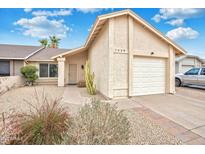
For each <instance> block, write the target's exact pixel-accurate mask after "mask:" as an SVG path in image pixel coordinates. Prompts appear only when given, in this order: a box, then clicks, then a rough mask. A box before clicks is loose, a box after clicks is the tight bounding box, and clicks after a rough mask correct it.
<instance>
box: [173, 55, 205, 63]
mask: <svg viewBox="0 0 205 154" xmlns="http://www.w3.org/2000/svg"><path fill="white" fill-rule="evenodd" d="M185 58H196V59H198V60H199V61H200V62H201V63H202V64H205V61H204V60H203V59H201V58H200V57H198V56H195V55H184V56H180V57H176V59H175V61H176V62H180V61H181V60H183V59H185Z"/></svg>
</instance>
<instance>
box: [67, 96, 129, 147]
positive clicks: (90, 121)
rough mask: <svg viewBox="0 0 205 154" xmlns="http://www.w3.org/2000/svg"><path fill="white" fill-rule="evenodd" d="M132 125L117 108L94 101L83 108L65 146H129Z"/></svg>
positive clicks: (68, 134)
mask: <svg viewBox="0 0 205 154" xmlns="http://www.w3.org/2000/svg"><path fill="white" fill-rule="evenodd" d="M130 133H131V132H130V123H129V121H128V119H127V118H126V117H125V116H124V115H123V112H122V111H119V110H117V108H116V106H111V105H110V104H108V103H104V102H100V101H98V100H93V101H92V102H91V104H86V105H85V106H84V107H82V108H81V110H80V112H79V115H78V116H77V117H76V118H75V120H74V124H73V125H72V127H71V129H70V130H69V132H68V133H67V135H66V136H65V138H64V143H65V144H86V145H97V144H100V145H101V144H106V145H112V144H129V138H130Z"/></svg>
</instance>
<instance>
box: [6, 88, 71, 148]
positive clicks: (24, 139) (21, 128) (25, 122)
mask: <svg viewBox="0 0 205 154" xmlns="http://www.w3.org/2000/svg"><path fill="white" fill-rule="evenodd" d="M35 92H36V91H35ZM35 94H36V95H35V97H34V101H35V102H33V101H32V102H31V100H24V101H25V102H26V103H27V104H28V109H29V108H30V110H27V112H16V113H15V114H12V116H10V119H9V121H8V122H7V124H6V127H4V129H3V130H4V131H3V133H4V134H3V135H4V138H5V139H6V140H5V141H4V144H32V145H33V144H37V145H40V144H61V142H62V141H63V136H64V134H65V133H66V132H67V131H68V129H69V127H70V125H71V123H72V118H71V116H70V114H69V113H68V110H67V108H65V107H63V106H62V105H61V104H60V99H55V100H52V99H48V98H47V96H46V95H45V94H44V92H43V94H42V97H39V95H38V94H37V92H36V93H35ZM34 103H36V104H34ZM26 108H27V107H26ZM17 117H19V118H17Z"/></svg>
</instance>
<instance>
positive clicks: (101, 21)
mask: <svg viewBox="0 0 205 154" xmlns="http://www.w3.org/2000/svg"><path fill="white" fill-rule="evenodd" d="M122 15H130V16H131V17H132V18H133V19H135V20H136V21H138V22H139V23H141V24H142V25H144V26H145V27H146V28H147V29H149V30H150V31H151V32H153V33H154V34H156V35H157V36H158V37H160V38H161V39H163V40H164V41H166V42H167V43H168V44H170V45H171V46H173V47H174V49H175V50H176V52H177V54H179V55H180V54H186V51H185V50H184V49H183V48H182V47H180V46H179V45H178V44H176V43H175V42H174V41H172V40H171V39H169V38H168V37H167V36H165V35H164V34H163V33H161V32H160V31H159V30H157V29H156V28H154V27H153V26H152V25H151V24H149V23H148V22H147V21H145V20H144V19H142V18H141V17H140V16H138V15H137V14H136V13H134V12H133V11H131V10H130V9H126V10H122V11H117V12H113V13H109V14H105V15H101V16H98V17H97V19H96V21H95V23H94V25H93V27H92V30H91V31H90V34H89V35H88V38H87V40H86V42H85V44H84V46H82V47H79V49H81V50H82V48H83V49H84V50H86V49H88V47H89V46H90V45H91V44H92V42H93V41H94V39H95V38H96V37H97V35H98V34H99V32H100V30H101V29H102V27H103V26H104V24H105V22H106V21H107V20H108V19H110V18H114V17H118V16H122ZM74 50H75V52H78V51H77V50H76V49H74ZM70 52H72V50H71V51H69V52H65V53H63V54H59V55H56V56H54V57H52V58H53V59H54V58H57V57H62V56H64V55H67V54H69V53H70Z"/></svg>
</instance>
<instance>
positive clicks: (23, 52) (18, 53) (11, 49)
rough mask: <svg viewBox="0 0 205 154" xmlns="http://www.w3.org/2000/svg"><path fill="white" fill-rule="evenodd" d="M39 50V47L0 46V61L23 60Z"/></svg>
mask: <svg viewBox="0 0 205 154" xmlns="http://www.w3.org/2000/svg"><path fill="white" fill-rule="evenodd" d="M41 49H42V47H40V46H26V45H9V44H0V59H19V60H24V59H26V58H28V57H29V56H32V54H33V53H35V52H38V51H39V50H41Z"/></svg>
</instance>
